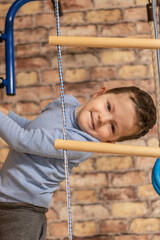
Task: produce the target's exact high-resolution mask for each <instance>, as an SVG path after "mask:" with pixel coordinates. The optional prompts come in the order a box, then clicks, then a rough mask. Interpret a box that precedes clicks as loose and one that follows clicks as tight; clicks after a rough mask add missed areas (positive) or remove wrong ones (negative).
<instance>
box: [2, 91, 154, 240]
mask: <svg viewBox="0 0 160 240" xmlns="http://www.w3.org/2000/svg"><path fill="white" fill-rule="evenodd" d="M65 105H66V124H67V138H68V139H71V140H82V141H94V142H98V141H102V142H107V141H108V142H109V141H112V142H115V141H122V140H127V139H136V138H139V137H140V136H143V135H145V134H146V133H147V132H148V131H149V129H150V128H152V127H153V126H154V124H155V122H156V109H155V106H154V103H153V100H152V98H151V97H150V96H149V95H148V94H147V93H145V92H144V91H142V90H140V89H139V88H136V87H126V88H115V89H111V90H108V91H107V89H106V88H105V87H102V88H100V89H99V90H98V91H97V92H96V93H95V94H94V95H93V97H92V99H91V100H89V101H88V102H87V103H85V104H82V105H80V103H79V102H78V101H77V99H76V98H74V97H73V96H69V95H67V96H65ZM0 119H1V124H0V137H1V138H2V139H3V140H4V141H6V142H7V143H8V145H9V147H10V150H9V154H8V156H7V159H6V161H5V163H4V164H3V167H2V169H1V171H0V239H1V240H6V239H8V240H10V239H12V240H18V239H23V240H31V239H34V240H39V239H41V240H44V239H46V225H47V223H46V216H45V214H46V212H47V210H48V208H49V206H50V203H51V201H52V195H53V193H54V192H55V190H56V189H57V188H58V187H59V185H60V183H61V182H62V181H63V180H64V179H65V166H64V159H63V151H62V150H56V149H54V141H55V139H57V138H61V139H62V138H63V130H62V119H61V100H60V98H58V99H56V100H54V101H53V102H51V103H49V104H48V105H47V106H46V107H45V108H44V109H43V111H42V113H41V114H40V115H38V116H37V118H35V119H34V120H32V121H30V120H27V119H24V118H23V117H21V116H18V115H16V114H15V113H13V112H11V111H10V112H9V111H8V110H6V109H4V108H2V107H1V108H0ZM91 155H92V153H85V152H76V151H68V160H69V164H68V165H69V172H70V173H71V170H72V168H73V167H76V166H78V164H79V163H81V162H83V161H85V160H86V159H87V158H88V157H90V156H91ZM15 223H16V224H15ZM26 226H27V227H26Z"/></svg>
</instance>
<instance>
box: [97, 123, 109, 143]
mask: <svg viewBox="0 0 160 240" xmlns="http://www.w3.org/2000/svg"><path fill="white" fill-rule="evenodd" d="M97 134H98V136H99V139H100V141H103V142H105V141H107V140H108V139H109V137H110V135H109V134H110V133H109V129H108V127H107V126H102V127H101V128H99V129H98V131H97Z"/></svg>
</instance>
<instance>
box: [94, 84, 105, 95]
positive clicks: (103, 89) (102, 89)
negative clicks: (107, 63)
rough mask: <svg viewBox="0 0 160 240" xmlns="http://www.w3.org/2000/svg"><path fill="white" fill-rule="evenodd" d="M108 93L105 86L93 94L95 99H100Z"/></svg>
mask: <svg viewBox="0 0 160 240" xmlns="http://www.w3.org/2000/svg"><path fill="white" fill-rule="evenodd" d="M106 91H107V87H105V86H103V87H101V88H100V89H98V90H97V91H96V92H95V93H94V94H93V98H95V97H98V96H100V95H102V94H104V93H106Z"/></svg>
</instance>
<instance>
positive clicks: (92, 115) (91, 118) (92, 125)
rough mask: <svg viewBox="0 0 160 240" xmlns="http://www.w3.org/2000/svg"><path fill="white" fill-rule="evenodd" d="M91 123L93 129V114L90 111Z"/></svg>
mask: <svg viewBox="0 0 160 240" xmlns="http://www.w3.org/2000/svg"><path fill="white" fill-rule="evenodd" d="M91 124H92V128H93V130H95V125H94V121H93V114H92V112H91Z"/></svg>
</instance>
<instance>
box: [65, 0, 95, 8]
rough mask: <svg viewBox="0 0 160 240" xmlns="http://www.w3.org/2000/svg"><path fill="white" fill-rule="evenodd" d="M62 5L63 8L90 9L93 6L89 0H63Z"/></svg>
mask: <svg viewBox="0 0 160 240" xmlns="http://www.w3.org/2000/svg"><path fill="white" fill-rule="evenodd" d="M62 7H63V9H64V10H68V9H69V10H74V9H76V10H77V9H90V8H92V7H93V4H92V1H91V0H88V1H86V0H81V1H78V0H64V1H62Z"/></svg>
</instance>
